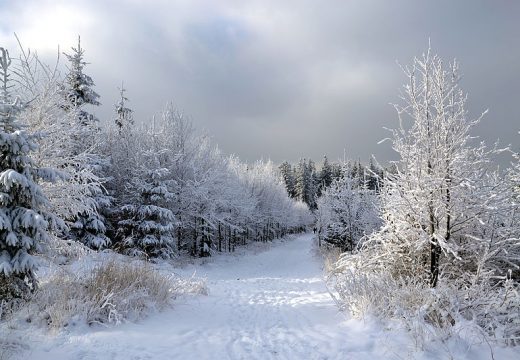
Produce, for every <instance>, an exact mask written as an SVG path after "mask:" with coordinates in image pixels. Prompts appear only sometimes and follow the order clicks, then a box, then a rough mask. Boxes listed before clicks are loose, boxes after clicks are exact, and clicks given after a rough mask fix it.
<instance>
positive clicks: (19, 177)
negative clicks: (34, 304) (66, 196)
mask: <svg viewBox="0 0 520 360" xmlns="http://www.w3.org/2000/svg"><path fill="white" fill-rule="evenodd" d="M10 66H11V58H10V57H9V53H8V52H7V50H5V49H4V48H0V152H1V156H0V171H1V172H0V298H10V297H23V296H25V295H26V294H27V292H28V291H29V290H30V289H34V287H35V286H36V279H35V276H34V271H35V270H36V268H37V261H36V259H35V257H34V255H35V254H36V253H38V252H39V251H40V250H41V245H42V244H44V243H45V242H47V241H48V233H47V231H48V229H49V225H52V224H53V216H52V214H50V213H47V212H46V206H47V199H46V197H45V195H44V193H43V192H42V189H41V188H40V186H39V185H38V180H43V181H53V180H54V179H55V176H56V173H55V172H54V171H52V170H50V169H45V168H39V167H38V166H37V165H36V164H35V163H34V161H33V159H32V158H31V152H33V151H35V150H36V148H37V146H36V142H35V140H36V139H35V136H34V135H31V134H28V133H26V132H25V131H24V130H23V129H22V126H21V125H20V123H19V120H18V117H19V116H20V113H21V112H22V110H23V108H24V104H22V103H21V102H20V98H19V97H17V96H16V95H15V94H13V92H12V91H13V89H14V85H13V82H12V79H11V76H12V73H11V71H10Z"/></svg>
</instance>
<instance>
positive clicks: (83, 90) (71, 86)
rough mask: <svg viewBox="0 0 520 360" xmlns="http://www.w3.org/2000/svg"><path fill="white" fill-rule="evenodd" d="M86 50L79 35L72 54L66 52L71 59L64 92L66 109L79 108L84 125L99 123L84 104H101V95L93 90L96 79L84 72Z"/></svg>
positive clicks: (69, 59)
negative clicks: (85, 108)
mask: <svg viewBox="0 0 520 360" xmlns="http://www.w3.org/2000/svg"><path fill="white" fill-rule="evenodd" d="M84 54H85V51H84V50H83V49H82V48H81V38H80V37H79V36H78V47H77V48H74V47H73V48H72V54H71V55H69V54H66V53H65V54H64V55H65V56H66V57H67V60H68V61H69V72H68V74H67V77H66V78H65V85H64V86H63V89H62V93H63V96H64V97H65V99H66V104H65V105H64V107H65V109H66V110H70V109H72V108H77V109H78V110H79V113H78V120H79V121H80V122H81V123H82V124H84V125H92V124H97V122H98V121H99V120H98V119H97V118H96V117H95V116H94V115H92V114H90V113H88V112H87V111H85V110H84V109H83V105H85V104H88V105H94V106H99V105H100V102H99V101H98V99H99V95H98V94H97V93H96V92H95V91H94V90H93V86H94V81H93V80H92V78H91V77H90V76H88V75H87V74H85V73H84V71H83V69H84V68H85V66H86V65H87V62H85V60H84V59H83V57H84Z"/></svg>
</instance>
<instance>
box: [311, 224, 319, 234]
mask: <svg viewBox="0 0 520 360" xmlns="http://www.w3.org/2000/svg"><path fill="white" fill-rule="evenodd" d="M317 230H318V229H316V226H315V227H314V228H313V229H312V232H313V233H315V234H316V231H317Z"/></svg>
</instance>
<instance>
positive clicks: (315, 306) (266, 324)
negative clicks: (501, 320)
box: [26, 234, 520, 360]
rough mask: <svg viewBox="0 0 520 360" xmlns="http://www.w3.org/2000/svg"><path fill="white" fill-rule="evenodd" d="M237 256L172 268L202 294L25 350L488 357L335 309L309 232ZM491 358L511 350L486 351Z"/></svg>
mask: <svg viewBox="0 0 520 360" xmlns="http://www.w3.org/2000/svg"><path fill="white" fill-rule="evenodd" d="M254 249H255V248H254V247H252V248H250V249H249V251H246V253H245V254H244V255H243V256H229V255H227V256H226V255H222V256H220V255H218V256H215V257H213V258H211V259H209V260H208V261H206V262H204V263H202V264H200V263H199V264H197V265H193V264H192V265H188V266H185V267H184V268H182V269H180V270H179V273H181V274H183V275H186V276H189V275H190V274H192V273H193V272H194V271H196V272H197V276H204V277H206V278H207V281H208V287H209V295H207V296H204V295H200V296H195V297H185V298H182V299H177V300H176V302H175V306H174V307H173V308H172V309H170V310H167V311H165V312H162V313H158V314H155V315H152V316H151V317H149V318H147V319H146V320H143V321H141V322H139V323H136V324H130V323H128V324H124V325H121V326H118V327H114V328H107V329H104V328H96V329H91V328H88V327H84V328H78V329H75V330H73V331H71V332H68V333H61V334H59V335H55V336H51V335H48V336H43V337H42V336H35V339H34V341H32V346H33V349H32V350H30V351H29V352H27V354H26V355H27V358H30V359H42V360H47V359H48V360H50V359H52V360H59V359H63V360H69V359H85V360H87V359H96V360H102V359H121V360H131V359H134V360H137V359H140V360H144V359H218V360H225V359H407V358H421V359H422V358H424V359H426V358H427V359H430V358H433V359H444V358H450V356H452V358H454V359H464V358H466V359H488V358H491V357H490V351H489V348H487V347H486V346H484V345H479V346H474V347H472V348H471V349H469V350H468V349H467V347H466V346H463V344H461V343H458V344H455V345H454V344H451V345H450V344H448V345H442V346H435V347H432V348H442V347H443V346H444V347H445V348H444V349H441V350H439V351H435V352H432V351H428V350H426V351H421V350H419V349H418V348H417V346H416V345H415V342H414V341H413V339H411V338H410V336H409V335H408V334H407V333H406V332H404V331H399V330H389V329H388V328H386V329H385V327H384V326H382V325H381V324H380V323H378V322H377V321H359V320H354V319H348V318H347V317H346V315H345V314H342V313H340V312H339V311H338V308H337V307H336V305H335V303H334V302H333V300H332V299H331V297H330V295H329V293H328V291H327V288H326V285H325V282H324V279H323V270H322V263H321V259H319V257H317V256H315V255H314V252H313V251H312V236H311V235H308V234H306V235H302V236H298V237H295V238H292V239H289V240H285V241H281V242H275V243H274V244H273V247H272V248H271V249H264V251H261V252H255V251H252V250H254ZM494 351H495V352H494V356H495V359H503V358H508V359H513V358H520V356H518V357H515V354H516V355H520V352H518V351H516V350H514V349H495V350H494Z"/></svg>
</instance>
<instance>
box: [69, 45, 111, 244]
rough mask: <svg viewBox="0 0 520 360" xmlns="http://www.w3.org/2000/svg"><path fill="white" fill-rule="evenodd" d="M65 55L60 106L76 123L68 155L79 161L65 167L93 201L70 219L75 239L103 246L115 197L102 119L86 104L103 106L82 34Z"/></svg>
mask: <svg viewBox="0 0 520 360" xmlns="http://www.w3.org/2000/svg"><path fill="white" fill-rule="evenodd" d="M65 56H66V57H67V60H68V61H69V72H68V74H67V76H66V78H65V80H64V83H63V84H62V86H61V94H62V96H63V99H64V101H62V102H61V103H60V107H61V108H62V109H63V110H65V112H66V113H67V116H68V118H69V119H70V121H71V122H73V123H74V124H72V126H71V129H70V130H71V131H69V134H68V135H69V137H70V145H69V146H68V147H69V149H68V150H67V153H66V157H67V158H70V157H72V158H74V160H75V161H72V162H67V163H65V164H64V165H63V166H64V168H65V169H64V170H65V171H66V172H68V173H69V174H70V177H69V183H71V184H74V186H75V187H76V188H77V189H78V190H79V191H80V193H81V195H82V196H81V197H82V200H83V201H84V202H86V203H88V204H90V205H89V206H88V208H87V209H85V210H84V211H73V213H72V214H71V216H70V217H68V218H67V219H66V220H67V223H68V225H69V235H70V236H71V237H72V238H74V239H76V240H78V241H80V242H82V243H84V244H86V245H88V246H90V247H92V248H96V249H99V248H103V247H106V246H108V244H109V243H110V239H109V238H108V237H107V236H106V235H105V232H106V231H107V229H106V225H105V221H106V220H105V217H104V216H103V215H102V213H103V212H106V209H107V206H108V205H109V204H110V201H111V199H110V198H109V197H108V196H107V194H106V193H105V191H104V188H103V186H102V183H103V182H104V181H105V180H104V179H103V176H102V168H103V166H104V165H106V162H105V159H103V157H102V156H100V154H99V125H98V122H99V120H98V119H97V118H96V117H95V116H94V115H92V114H90V113H88V112H87V111H86V110H85V106H86V105H93V106H98V105H100V103H99V101H98V98H99V95H98V94H97V93H96V92H95V91H94V90H93V86H94V81H93V80H92V78H91V77H90V76H88V75H86V74H85V73H84V67H85V66H86V65H87V63H86V62H85V60H84V50H83V48H82V47H81V39H80V37H78V46H77V47H76V48H74V47H73V48H72V54H70V55H69V54H65ZM67 160H68V159H67Z"/></svg>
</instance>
